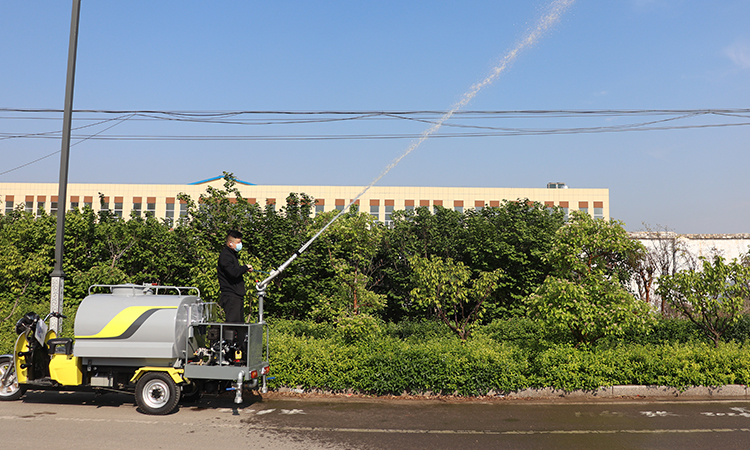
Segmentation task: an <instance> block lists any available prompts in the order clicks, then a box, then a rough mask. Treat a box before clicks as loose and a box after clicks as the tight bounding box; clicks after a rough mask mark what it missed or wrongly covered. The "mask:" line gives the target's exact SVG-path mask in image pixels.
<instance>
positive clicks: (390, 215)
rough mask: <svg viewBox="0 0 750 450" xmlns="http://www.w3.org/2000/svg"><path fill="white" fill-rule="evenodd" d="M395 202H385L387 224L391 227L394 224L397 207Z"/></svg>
mask: <svg viewBox="0 0 750 450" xmlns="http://www.w3.org/2000/svg"><path fill="white" fill-rule="evenodd" d="M395 203H396V202H395V201H394V200H386V201H385V224H386V225H390V224H392V223H393V207H394V206H395Z"/></svg>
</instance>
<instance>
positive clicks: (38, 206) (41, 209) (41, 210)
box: [36, 202, 45, 217]
mask: <svg viewBox="0 0 750 450" xmlns="http://www.w3.org/2000/svg"><path fill="white" fill-rule="evenodd" d="M44 210H45V207H44V202H36V216H37V217H39V216H41V215H42V214H44Z"/></svg>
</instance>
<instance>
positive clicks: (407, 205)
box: [404, 200, 414, 211]
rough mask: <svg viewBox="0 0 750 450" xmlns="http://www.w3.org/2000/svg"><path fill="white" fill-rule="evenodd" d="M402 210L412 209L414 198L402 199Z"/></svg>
mask: <svg viewBox="0 0 750 450" xmlns="http://www.w3.org/2000/svg"><path fill="white" fill-rule="evenodd" d="M404 210H406V211H414V200H404Z"/></svg>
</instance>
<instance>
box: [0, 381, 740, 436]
mask: <svg viewBox="0 0 750 450" xmlns="http://www.w3.org/2000/svg"><path fill="white" fill-rule="evenodd" d="M233 398H234V396H233V395H223V396H220V397H204V398H203V399H201V400H200V401H198V402H196V403H191V404H183V405H181V406H180V408H179V410H178V411H177V412H175V413H173V414H170V415H167V416H147V415H145V414H141V413H140V412H138V410H137V408H136V406H135V405H134V403H133V397H132V396H129V395H123V394H105V395H99V396H96V395H94V394H90V393H54V392H29V393H27V394H26V396H25V397H24V398H23V399H22V400H20V401H16V402H0V442H4V443H5V444H8V445H9V447H8V448H17V447H14V446H11V445H22V444H23V443H24V442H25V443H27V444H28V443H29V441H28V439H29V438H30V437H29V436H30V435H29V432H30V431H32V430H34V429H35V428H34V426H35V424H36V425H38V428H36V429H38V430H39V433H37V434H36V435H35V436H34V442H35V443H36V444H37V445H56V446H58V447H60V448H67V445H68V444H70V445H74V446H75V447H76V448H79V449H87V448H92V449H93V448H101V446H102V445H106V446H107V448H113V449H116V448H143V449H149V448H181V449H190V448H205V447H206V446H209V447H217V446H221V447H224V446H236V447H238V448H249V447H252V448H265V449H301V448H304V449H318V448H320V449H382V448H389V449H451V450H454V449H456V448H471V449H506V448H508V449H539V448H544V449H706V448H722V449H735V448H736V449H740V448H742V449H745V448H747V446H748V442H750V401H748V400H718V401H717V400H699V399H692V400H674V399H606V400H603V399H586V400H583V401H581V400H570V399H553V400H533V401H529V400H493V401H486V402H485V401H481V400H475V401H455V400H446V399H441V400H439V399H429V400H420V399H416V400H415V399H411V400H403V399H399V398H395V399H378V398H358V397H349V398H348V397H344V396H339V397H315V396H307V395H303V396H289V395H279V394H269V395H266V396H264V397H260V396H250V395H247V396H246V397H245V402H244V403H243V404H241V405H235V404H234V403H233V401H232V400H233ZM14 430H15V431H14ZM19 430H22V431H21V432H19ZM83 435H85V436H87V438H86V439H83V440H82V439H81V437H82V436H83ZM3 448H5V446H4V445H3Z"/></svg>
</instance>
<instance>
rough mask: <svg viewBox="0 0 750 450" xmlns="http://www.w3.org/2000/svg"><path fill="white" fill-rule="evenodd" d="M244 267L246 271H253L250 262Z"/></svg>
mask: <svg viewBox="0 0 750 450" xmlns="http://www.w3.org/2000/svg"><path fill="white" fill-rule="evenodd" d="M246 267H247V271H248V272H252V271H253V266H251V265H250V264H248V265H247V266H246Z"/></svg>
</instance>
